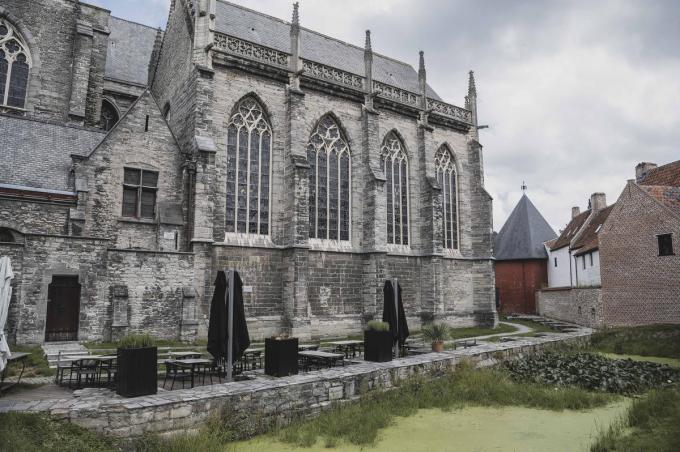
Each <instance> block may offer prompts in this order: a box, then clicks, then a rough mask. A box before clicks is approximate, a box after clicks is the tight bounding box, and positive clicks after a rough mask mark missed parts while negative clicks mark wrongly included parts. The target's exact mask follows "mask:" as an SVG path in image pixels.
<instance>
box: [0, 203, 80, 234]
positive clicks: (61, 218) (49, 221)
mask: <svg viewBox="0 0 680 452" xmlns="http://www.w3.org/2000/svg"><path fill="white" fill-rule="evenodd" d="M68 210H69V207H68V206H64V205H57V204H51V203H47V202H45V203H36V202H29V201H21V200H16V199H0V227H7V228H10V229H14V230H16V231H18V232H21V233H24V234H25V233H35V234H57V235H59V234H67V233H68Z"/></svg>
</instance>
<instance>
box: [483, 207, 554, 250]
mask: <svg viewBox="0 0 680 452" xmlns="http://www.w3.org/2000/svg"><path fill="white" fill-rule="evenodd" d="M556 236H557V234H555V231H553V229H552V228H551V227H550V225H549V224H548V222H547V221H545V218H543V215H541V213H540V212H539V211H538V209H536V207H535V206H534V204H533V203H532V202H531V200H529V197H527V195H523V196H522V198H521V199H520V200H519V202H518V203H517V205H516V206H515V208H514V209H513V211H512V213H511V214H510V216H509V217H508V219H507V221H506V222H505V224H504V225H503V228H501V231H500V232H499V233H498V236H496V240H495V243H494V254H495V257H496V260H520V259H546V258H547V257H548V253H547V252H546V251H545V246H544V245H543V243H544V242H547V241H548V240H551V239H554V238H555V237H556Z"/></svg>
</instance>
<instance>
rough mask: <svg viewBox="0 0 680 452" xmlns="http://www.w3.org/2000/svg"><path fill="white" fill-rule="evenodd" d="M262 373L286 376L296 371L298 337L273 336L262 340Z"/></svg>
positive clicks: (295, 373) (294, 373)
mask: <svg viewBox="0 0 680 452" xmlns="http://www.w3.org/2000/svg"><path fill="white" fill-rule="evenodd" d="M264 373H265V374H267V375H271V376H272V377H286V376H288V375H297V373H298V339H297V338H296V337H290V338H289V337H288V336H275V337H268V338H266V339H265V340H264Z"/></svg>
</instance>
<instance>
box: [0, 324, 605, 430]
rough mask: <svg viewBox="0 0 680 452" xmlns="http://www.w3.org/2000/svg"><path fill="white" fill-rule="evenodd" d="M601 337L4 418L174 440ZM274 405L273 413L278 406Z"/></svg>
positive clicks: (561, 336)
mask: <svg viewBox="0 0 680 452" xmlns="http://www.w3.org/2000/svg"><path fill="white" fill-rule="evenodd" d="M592 332H593V330H592V329H590V328H584V327H579V329H578V330H577V331H574V332H568V333H546V335H545V336H543V337H524V338H521V339H516V340H514V341H510V342H498V343H480V345H477V346H474V347H469V348H465V349H458V350H447V351H444V352H441V353H427V354H422V355H415V356H409V357H405V358H399V359H395V360H393V361H391V362H387V363H372V362H364V363H360V364H353V365H350V366H346V367H335V368H331V369H324V370H319V371H312V372H308V373H304V374H298V375H293V376H289V377H283V378H271V377H264V376H260V377H255V378H254V379H252V380H248V381H240V382H230V383H222V384H215V385H211V386H201V387H197V388H193V389H178V390H175V391H163V392H160V393H158V394H156V395H151V396H143V397H136V398H122V397H119V396H117V395H115V394H113V393H112V392H111V391H109V390H99V389H86V390H81V391H77V392H76V393H74V396H73V397H71V398H67V399H53V400H26V401H24V400H2V399H0V412H10V411H26V412H43V413H48V414H50V415H53V416H56V417H60V418H66V419H69V420H70V421H72V422H75V423H77V424H79V425H82V426H85V427H87V428H91V429H93V430H96V431H99V432H105V433H109V434H113V435H116V436H124V437H127V436H136V435H140V434H142V433H144V432H147V431H153V432H168V431H179V430H187V429H192V428H196V427H198V426H200V425H201V424H202V423H203V422H205V420H206V419H207V417H208V415H209V414H210V411H215V410H218V409H220V408H224V407H225V406H229V407H232V406H233V407H238V408H239V409H242V410H244V412H249V411H257V410H260V411H263V412H265V415H267V416H271V417H272V418H277V419H276V420H278V421H280V420H281V419H282V418H283V421H284V422H287V421H288V420H290V419H292V418H293V416H295V415H300V414H303V415H306V416H307V415H313V414H315V413H318V412H319V411H320V410H322V409H326V408H329V407H330V405H331V402H333V401H342V400H353V399H356V398H358V397H359V396H360V395H361V394H363V393H365V392H366V391H367V390H371V389H389V388H390V387H394V386H395V385H396V384H397V383H398V381H400V380H404V379H406V378H408V377H409V376H411V375H414V374H423V373H424V374H428V373H435V372H437V371H439V370H441V369H443V368H446V367H448V366H451V365H454V364H456V363H457V362H459V361H460V360H461V359H464V358H470V359H471V360H472V361H473V362H474V363H475V364H476V365H477V366H487V365H492V364H495V363H498V362H500V361H502V360H506V359H514V358H517V357H521V356H523V355H525V354H527V353H534V352H536V351H538V350H540V349H543V348H546V347H549V346H551V345H554V344H557V343H561V342H578V341H583V340H586V341H587V340H589V337H590V335H591V334H592ZM272 405H273V406H272Z"/></svg>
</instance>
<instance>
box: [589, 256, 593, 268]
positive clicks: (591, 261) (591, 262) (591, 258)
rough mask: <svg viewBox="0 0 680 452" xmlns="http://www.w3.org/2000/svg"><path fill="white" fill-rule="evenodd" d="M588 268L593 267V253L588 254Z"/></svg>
mask: <svg viewBox="0 0 680 452" xmlns="http://www.w3.org/2000/svg"><path fill="white" fill-rule="evenodd" d="M590 266H591V267H592V266H593V253H590Z"/></svg>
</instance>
